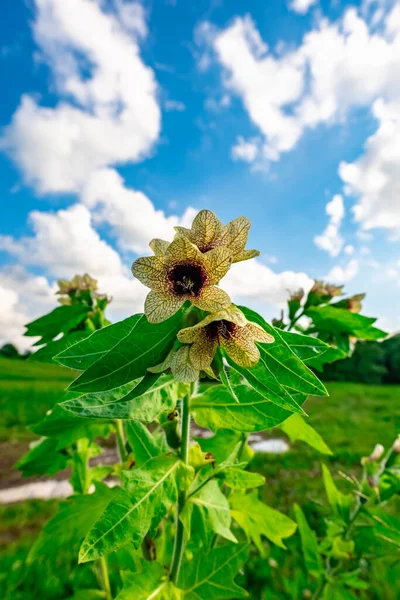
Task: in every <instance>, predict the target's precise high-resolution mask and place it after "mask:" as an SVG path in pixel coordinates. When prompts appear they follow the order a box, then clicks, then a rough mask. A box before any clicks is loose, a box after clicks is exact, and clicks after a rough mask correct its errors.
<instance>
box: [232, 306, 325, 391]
mask: <svg viewBox="0 0 400 600" xmlns="http://www.w3.org/2000/svg"><path fill="white" fill-rule="evenodd" d="M239 308H240V309H241V310H242V312H243V313H244V315H245V317H246V318H247V319H248V320H249V321H252V322H254V323H258V325H260V326H261V327H262V328H263V329H264V331H266V332H267V333H269V334H270V335H272V336H273V337H274V338H275V341H274V342H273V343H272V344H259V348H260V354H261V358H262V359H263V360H264V362H265V364H266V365H267V367H268V368H269V370H270V371H271V373H273V374H274V375H275V377H276V379H277V380H278V381H279V383H280V384H281V385H282V386H284V387H286V388H289V389H293V390H295V391H297V392H302V393H304V394H313V395H314V396H328V392H327V390H326V388H325V386H324V384H323V383H322V382H321V381H320V380H319V379H318V377H317V376H316V375H315V374H314V373H313V372H312V371H310V369H309V368H308V367H307V366H306V365H305V364H304V363H303V362H302V361H301V360H300V358H299V357H298V356H297V355H296V354H295V353H294V352H293V351H292V350H291V349H290V347H289V346H288V344H287V343H286V342H285V340H284V339H283V337H282V336H281V333H280V331H279V329H275V328H274V327H272V326H271V325H269V324H268V323H267V322H266V321H265V320H264V319H263V318H262V317H261V315H259V314H257V313H256V312H254V311H253V310H250V309H249V308H245V307H239Z"/></svg>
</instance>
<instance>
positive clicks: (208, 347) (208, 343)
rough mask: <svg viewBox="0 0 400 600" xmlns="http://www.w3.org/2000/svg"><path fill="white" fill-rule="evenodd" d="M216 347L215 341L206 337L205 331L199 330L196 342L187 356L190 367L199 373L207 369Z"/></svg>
mask: <svg viewBox="0 0 400 600" xmlns="http://www.w3.org/2000/svg"><path fill="white" fill-rule="evenodd" d="M217 346H218V342H217V339H216V338H212V337H210V336H209V335H207V331H206V330H205V329H201V331H200V334H199V336H198V337H197V339H196V341H195V342H194V343H193V344H192V346H191V347H190V354H189V356H190V360H191V362H192V365H193V366H194V367H196V369H199V370H201V371H204V370H205V369H207V368H208V367H209V366H210V365H211V363H212V361H213V358H214V354H215V351H216V349H217Z"/></svg>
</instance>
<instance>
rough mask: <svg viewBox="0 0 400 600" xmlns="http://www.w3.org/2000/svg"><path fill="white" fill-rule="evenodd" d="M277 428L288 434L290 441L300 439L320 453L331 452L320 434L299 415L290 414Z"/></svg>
mask: <svg viewBox="0 0 400 600" xmlns="http://www.w3.org/2000/svg"><path fill="white" fill-rule="evenodd" d="M279 428H280V429H282V431H283V432H284V433H286V435H288V436H289V438H290V440H291V441H292V442H294V441H296V440H301V441H302V442H305V443H306V444H308V445H309V446H311V447H312V448H315V450H318V452H321V453H322V454H332V451H331V449H330V448H329V446H327V445H326V443H325V442H324V440H323V439H322V437H321V436H320V434H319V433H318V432H317V431H315V429H314V428H313V427H311V425H309V424H308V423H306V421H305V420H304V419H303V417H301V416H300V415H292V416H291V417H289V418H288V419H286V421H284V422H283V423H282V424H281V425H280V426H279Z"/></svg>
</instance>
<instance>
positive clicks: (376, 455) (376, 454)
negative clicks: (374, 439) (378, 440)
mask: <svg viewBox="0 0 400 600" xmlns="http://www.w3.org/2000/svg"><path fill="white" fill-rule="evenodd" d="M384 452H385V448H384V447H383V446H382V444H376V446H375V448H374V450H373V452H372V454H370V456H369V457H368V462H375V461H378V460H379V459H380V458H381V456H382V454H383V453H384Z"/></svg>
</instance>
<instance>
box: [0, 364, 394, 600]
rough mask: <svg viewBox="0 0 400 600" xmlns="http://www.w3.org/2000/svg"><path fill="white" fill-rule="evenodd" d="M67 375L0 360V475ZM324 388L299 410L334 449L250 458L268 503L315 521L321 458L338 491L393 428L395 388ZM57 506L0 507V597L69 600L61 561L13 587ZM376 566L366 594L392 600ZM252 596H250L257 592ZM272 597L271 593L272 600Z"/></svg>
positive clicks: (302, 448)
mask: <svg viewBox="0 0 400 600" xmlns="http://www.w3.org/2000/svg"><path fill="white" fill-rule="evenodd" d="M70 379H71V372H70V371H68V370H66V369H63V368H61V367H52V366H47V365H35V364H34V363H29V362H25V361H23V362H22V361H12V360H6V359H0V417H1V418H0V440H1V442H2V443H1V445H0V469H1V468H3V476H4V463H6V465H7V469H8V470H9V471H10V465H11V463H13V462H15V460H17V458H18V457H19V455H20V454H21V453H22V452H24V451H25V450H26V447H27V443H28V441H29V440H30V439H32V438H33V437H34V436H33V434H32V433H31V432H29V430H27V428H26V426H27V425H29V424H31V423H33V422H35V421H38V420H39V419H41V418H42V417H43V415H44V413H45V412H46V411H47V410H48V409H49V408H51V407H52V406H53V405H54V403H55V402H57V400H58V399H59V397H60V395H61V393H62V390H63V389H64V388H65V386H66V385H67V384H68V382H69V381H70ZM328 389H329V392H330V397H329V398H310V399H309V400H308V402H307V405H306V407H305V408H306V411H307V412H308V414H309V416H310V424H311V425H313V426H314V427H315V429H317V431H318V432H319V433H320V434H321V435H322V436H323V438H324V439H325V441H326V442H327V444H328V445H329V446H330V447H331V449H332V451H333V452H334V455H333V456H332V457H321V455H320V454H318V453H316V452H314V451H313V450H312V449H310V448H308V446H306V445H305V444H303V443H295V444H293V445H292V447H291V450H290V451H289V452H288V453H286V454H284V455H275V456H273V455H263V454H258V455H256V457H255V459H254V461H253V463H252V467H253V469H254V470H258V471H260V472H263V473H264V474H265V476H266V479H267V485H266V486H265V488H264V492H263V493H264V496H265V500H266V501H267V503H268V504H270V505H271V506H273V507H275V508H278V509H279V510H282V511H283V512H286V513H288V514H290V513H291V507H292V505H293V503H294V502H298V503H299V504H301V505H302V507H303V508H304V509H305V511H306V512H307V515H308V516H310V517H311V520H313V519H315V521H314V522H313V525H315V526H317V520H318V523H319V524H320V523H321V522H322V520H321V517H322V516H323V515H324V512H325V511H326V502H325V496H324V492H323V485H322V481H321V469H320V463H321V460H323V461H324V462H325V463H327V464H328V466H329V467H330V469H331V470H332V472H333V474H334V476H335V478H336V479H337V480H338V482H339V483H338V485H340V487H341V488H342V489H343V491H345V490H346V487H347V482H346V481H345V480H344V479H342V478H341V477H340V475H339V472H340V471H343V472H346V473H352V474H356V475H357V473H358V472H359V464H360V459H361V457H362V456H365V455H368V454H369V453H370V452H371V451H372V449H373V447H374V445H375V444H376V443H378V442H379V443H382V444H383V445H384V446H386V447H388V446H389V445H390V444H391V443H392V442H393V440H394V439H395V437H396V435H397V434H398V433H399V432H400V402H399V399H400V386H397V387H396V386H393V387H391V386H363V385H357V384H348V383H331V384H328ZM270 435H271V436H272V437H274V436H279V437H283V434H282V433H281V432H280V431H273V432H271V433H270ZM57 506H58V502H57V501H51V502H40V501H27V502H23V503H20V504H18V505H14V506H8V507H0V521H1V522H2V525H1V527H0V554H1V558H0V562H1V567H0V597H6V598H7V600H19V599H20V598H21V600H28V599H30V598H36V597H38V598H39V597H40V598H44V599H45V600H50V599H51V600H53V598H54V600H56V599H58V600H60V599H61V598H68V593H67V592H66V590H68V589H69V588H68V586H69V585H70V581H69V580H70V579H71V577H72V575H71V573H72V571H73V569H72V570H71V567H68V569H69V570H67V568H66V567H65V566H64V570H62V569H61V571H60V574H59V578H58V579H57V577H56V578H55V580H54V582H53V583H52V584H51V585H53V584H54V585H53V587H52V588H51V589H50V587H49V588H48V589H47V588H46V589H45V588H44V587H43V586H42V587H41V591H40V594H39V595H37V596H35V594H34V593H33V592H31V591H29V592H27V593H28V595H24V592H22V591H21V589H20V588H21V585H20V584H21V581H23V579H24V577H25V567H26V565H25V562H24V561H25V558H26V556H27V553H28V551H29V547H30V545H31V543H32V541H33V540H34V539H35V537H36V536H37V533H38V531H39V530H40V528H41V526H42V524H43V522H45V521H46V520H47V518H49V517H50V516H51V515H52V514H54V512H55V510H56V509H57ZM291 544H292V545H293V544H295V541H293V542H291ZM291 544H289V547H291ZM275 558H276V559H277V560H278V563H279V565H280V567H282V572H283V571H284V569H289V571H288V573H287V576H288V577H290V568H291V567H290V564H289V566H288V565H287V564H286V563H285V562H284V561H285V560H286V559H285V558H284V554H283V553H282V551H277V554H276V556H275ZM61 562H62V561H61ZM266 564H267V563H266V561H263V562H262V564H257V565H256V566H255V572H261V571H262V569H263V568H265V565H266ZM285 565H286V566H285ZM268 568H269V567H268ZM376 570H377V571H376V573H374V574H373V578H374V586H375V591H373V592H371V595H370V596H368V597H369V598H372V599H374V600H375V599H377V600H380V599H381V598H385V599H387V600H396V598H397V597H398V596H397V593H399V594H400V590H398V589H397V591H396V588H395V587H394V584H393V582H392V581H391V579H390V578H389V580H388V578H387V569H385V568H384V567H380V566H379V565H377V567H376ZM269 571H271V569H270V568H269ZM391 574H392V575H391V577H392V576H393V577H394V578H395V579H396V577H397V578H399V577H400V573H399V572H398V567H397V571H396V569H395V567H393V569H391ZM271 577H272V579H273V577H274V576H273V575H270V574H269V575H268V577H267V579H268V578H270V579H271ZM393 577H392V579H393ZM10 586H11V587H10ZM49 586H50V581H49ZM22 587H23V588H24V586H22ZM6 589H9V590H10V589H11V590H12V591H11V592H9V594H10V593H11V595H9V596H6V592H5V590H6ZM24 589H26V588H24ZM28 589H30V588H28ZM251 597H254V600H258V599H259V598H262V596H251ZM275 597H276V596H271V600H272V598H275ZM287 597H288V596H282V598H287ZM279 598H281V597H280V596H279Z"/></svg>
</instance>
